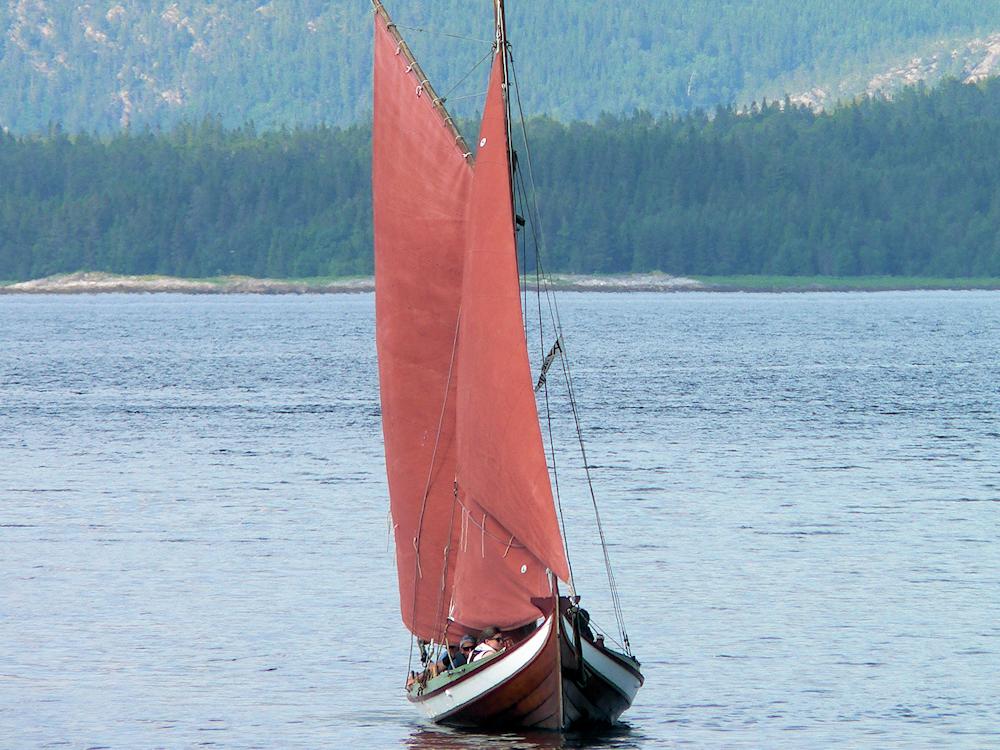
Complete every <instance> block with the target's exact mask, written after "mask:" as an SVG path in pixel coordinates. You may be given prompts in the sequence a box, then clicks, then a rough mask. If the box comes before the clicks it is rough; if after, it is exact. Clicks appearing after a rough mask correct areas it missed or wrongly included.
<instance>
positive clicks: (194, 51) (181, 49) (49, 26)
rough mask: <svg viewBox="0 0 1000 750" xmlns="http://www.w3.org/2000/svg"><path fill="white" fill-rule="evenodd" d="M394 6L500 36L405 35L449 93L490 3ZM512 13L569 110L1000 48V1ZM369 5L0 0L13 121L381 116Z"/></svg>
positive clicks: (991, 64)
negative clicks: (944, 50)
mask: <svg viewBox="0 0 1000 750" xmlns="http://www.w3.org/2000/svg"><path fill="white" fill-rule="evenodd" d="M388 5H389V8H390V10H391V11H392V12H393V13H394V15H395V17H396V19H397V21H398V22H399V23H400V24H402V25H409V26H416V27H422V28H426V29H433V30H436V31H443V32H448V33H451V34H454V35H456V36H464V37H471V38H475V39H480V40H486V41H482V42H475V41H464V40H459V39H455V38H453V37H442V36H432V35H430V34H426V33H420V32H416V31H411V30H408V31H406V35H407V37H408V38H409V39H410V40H411V41H412V46H413V47H414V48H415V50H416V52H417V54H418V56H419V57H420V58H421V61H422V63H424V67H425V68H426V69H427V70H428V72H429V74H430V75H431V77H432V78H433V80H434V82H435V83H436V85H437V88H438V89H439V90H441V91H448V90H449V89H451V88H452V85H453V84H454V83H455V82H457V81H459V80H460V79H461V77H462V76H463V75H464V74H465V73H466V72H467V71H468V70H469V69H470V68H471V67H472V66H473V65H474V64H475V62H476V61H477V60H478V59H480V58H481V57H482V55H483V51H484V50H485V49H488V40H489V39H490V38H491V36H492V35H491V33H490V28H489V26H490V14H489V12H488V10H487V8H488V2H487V0H475V1H470V0H388ZM480 6H484V7H480ZM508 6H509V10H510V25H511V34H512V38H513V39H514V40H515V45H516V46H515V54H516V56H517V60H518V71H519V74H520V75H521V78H522V82H523V84H524V86H523V91H524V96H525V106H526V108H527V109H528V111H529V112H532V113H536V114H537V113H547V114H551V115H552V116H555V117H557V118H559V119H562V120H573V119H594V118H596V117H597V115H599V114H600V113H601V112H603V111H607V112H611V113H629V112H632V111H634V110H636V109H645V110H648V111H650V112H653V113H654V114H655V113H660V112H683V111H689V110H692V109H694V108H697V107H702V108H712V107H714V106H715V105H717V104H729V103H737V104H745V103H749V102H750V101H752V100H755V99H756V100H759V99H761V98H762V97H764V96H767V97H768V98H772V99H773V98H775V97H780V96H781V95H782V94H783V93H785V92H791V93H796V92H810V93H808V96H810V97H812V98H813V99H816V100H818V101H821V102H822V101H827V100H830V99H833V100H836V99H838V98H850V97H851V96H853V95H854V94H857V93H862V92H864V91H865V90H866V89H869V88H871V84H872V82H873V81H876V80H877V78H878V76H879V75H880V74H884V73H886V72H887V71H891V70H894V69H899V70H900V71H902V72H901V73H900V74H899V75H894V76H890V79H889V83H885V84H883V83H877V87H879V88H885V87H886V86H889V85H890V83H891V81H895V80H897V79H900V80H905V79H907V78H908V77H909V78H912V71H910V70H909V68H908V67H907V65H906V64H905V63H906V62H907V61H909V60H911V59H912V58H913V57H914V55H917V56H919V57H921V58H927V59H930V57H932V56H933V55H934V54H935V51H934V45H939V44H942V43H950V44H951V45H952V48H954V49H960V50H965V52H963V53H962V54H960V55H959V56H958V57H956V58H952V57H947V59H945V57H946V56H945V55H941V56H940V59H938V61H937V62H936V63H934V62H932V63H930V64H929V68H932V69H930V70H928V71H926V73H927V75H926V76H924V77H928V78H933V77H934V76H936V75H938V74H941V75H944V74H951V75H961V73H962V70H964V69H965V67H968V70H969V71H970V72H971V71H973V70H978V67H977V66H980V65H985V66H986V71H987V72H989V71H991V70H993V69H995V66H996V63H997V59H996V57H997V55H996V52H995V47H992V48H990V49H992V50H993V51H992V52H985V53H983V54H980V51H981V49H980V48H982V49H986V48H987V47H985V46H983V45H984V44H985V43H981V41H970V40H984V39H989V38H990V37H989V35H990V34H991V33H996V32H998V31H1000V3H989V2H987V3H983V2H977V1H973V0H880V2H877V3H876V2H870V1H869V0H799V1H798V2H794V3H789V2H788V1H787V0H754V2H729V1H727V0H631V1H630V2H628V3H615V2H611V3H609V2H606V1H605V0H563V1H562V2H555V1H548V0H546V1H544V2H542V1H539V0H509V2H508ZM369 7H370V6H369V2H368V0H295V1H294V2H291V1H290V0H270V1H268V0H249V1H248V0H213V1H212V2H207V1H204V0H201V1H198V0H88V1H87V2H81V1H80V0H0V127H6V128H9V129H10V130H12V131H14V132H37V131H42V130H45V129H46V128H47V127H48V125H49V123H51V122H56V121H58V122H61V123H62V124H63V126H64V128H66V129H67V130H69V131H80V130H87V131H91V130H97V131H108V130H114V129H117V128H119V127H121V126H122V125H126V124H131V125H133V126H143V125H151V126H154V127H155V126H164V127H168V126H170V125H172V124H174V123H176V122H178V121H179V120H181V119H189V120H198V119H200V118H201V117H202V116H204V115H206V114H208V115H221V117H222V119H223V121H224V122H225V123H226V124H229V125H235V124H239V123H242V122H244V121H246V120H249V119H252V120H254V121H255V122H256V124H257V125H258V126H260V127H274V126H279V125H283V124H284V125H294V124H312V123H317V122H328V123H333V124H346V123H352V122H358V121H361V120H363V119H365V118H366V117H367V115H368V112H369V110H370V37H371V31H370V17H369V14H370V10H369ZM955 40H958V41H955ZM987 46H988V45H987ZM949 49H951V48H949ZM991 55H992V56H991ZM959 58H961V59H959ZM963 66H964V67H963ZM970 66H971V67H970ZM911 67H912V66H911ZM917 67H918V68H919V67H920V66H917ZM925 67H928V66H925ZM830 82H833V83H830ZM479 90H481V86H480V85H479V83H478V82H477V81H476V80H475V78H473V79H470V81H468V82H467V83H466V84H465V85H463V86H461V87H459V88H458V89H457V90H456V91H454V92H453V94H452V104H453V108H455V109H456V110H457V113H458V114H459V115H469V114H472V113H473V111H474V109H475V106H476V105H475V104H474V102H476V101H477V100H476V98H475V97H474V96H470V95H473V94H476V93H477V92H478V91H479ZM817 91H818V92H820V93H817ZM463 96H470V98H469V99H467V100H460V97H463ZM805 100H806V99H803V101H805Z"/></svg>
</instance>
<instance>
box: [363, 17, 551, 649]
mask: <svg viewBox="0 0 1000 750" xmlns="http://www.w3.org/2000/svg"><path fill="white" fill-rule="evenodd" d="M389 23H390V22H389V20H388V17H387V16H386V15H385V12H384V10H382V9H381V8H379V12H378V13H376V21H375V29H376V30H375V126H374V143H373V148H374V155H373V178H372V179H373V200H374V215H375V275H376V328H377V344H378V356H379V370H380V384H381V394H382V420H383V432H384V435H385V450H386V468H387V473H388V478H389V493H390V497H391V507H392V516H393V523H394V527H395V538H396V557H397V568H398V574H399V588H400V604H401V611H402V615H403V621H404V623H405V624H406V625H407V627H408V628H409V629H410V630H411V631H412V632H414V633H415V634H416V635H417V636H419V637H421V638H426V639H432V638H436V639H440V638H441V637H442V636H445V635H447V637H448V638H450V639H455V638H457V637H458V635H460V634H461V632H460V631H464V630H468V629H472V628H481V627H486V626H489V625H497V626H500V627H502V628H510V627H515V626H517V625H522V624H525V623H527V622H530V621H532V620H534V619H536V618H537V617H538V615H539V610H538V609H536V608H535V607H534V606H533V605H532V604H531V599H532V598H533V597H545V596H549V595H550V593H551V586H550V582H549V577H548V571H551V572H552V573H553V574H555V575H556V576H558V577H560V578H563V579H566V578H567V577H568V566H567V563H566V558H565V554H564V551H563V544H562V538H561V536H560V534H559V528H558V523H557V519H556V514H555V508H554V506H553V501H552V492H551V487H550V484H549V476H548V471H547V468H546V463H545V454H544V447H543V445H542V438H541V432H540V430H539V425H538V413H537V408H536V406H535V400H534V392H533V388H532V385H533V384H532V379H531V371H530V367H529V364H528V354H527V348H526V346H525V340H524V330H523V327H522V319H521V307H520V301H519V286H518V273H517V256H516V245H515V238H514V216H513V207H512V199H511V183H510V158H509V145H508V130H507V115H506V102H505V96H506V91H505V85H504V71H503V54H504V52H503V50H502V49H501V50H498V51H497V53H496V54H495V56H494V61H493V70H492V73H491V76H490V84H489V93H488V94H487V103H486V109H485V112H484V115H483V122H482V132H481V133H480V137H479V148H478V152H477V157H476V162H475V165H474V166H473V165H472V164H471V162H470V161H468V160H467V159H466V158H465V156H464V154H463V153H462V150H461V148H460V147H459V144H461V141H460V140H459V139H456V137H455V134H454V132H453V131H452V129H451V128H450V126H449V121H448V120H447V119H446V118H447V116H446V115H445V114H444V111H443V109H442V108H441V107H440V106H438V105H436V104H435V102H434V101H433V99H432V96H433V93H432V92H431V91H430V89H429V88H428V84H427V82H426V81H424V80H422V74H421V73H420V69H419V68H418V67H416V65H415V63H414V62H413V61H412V59H409V58H408V51H407V50H406V48H405V46H404V45H403V44H402V42H401V40H400V39H399V38H398V35H396V34H395V33H394V32H393V31H392V30H391V27H390V25H389ZM449 621H451V622H452V623H453V624H450V625H449Z"/></svg>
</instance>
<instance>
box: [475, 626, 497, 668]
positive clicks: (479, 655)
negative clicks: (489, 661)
mask: <svg viewBox="0 0 1000 750" xmlns="http://www.w3.org/2000/svg"><path fill="white" fill-rule="evenodd" d="M479 639H480V642H479V645H478V646H476V647H475V648H474V649H473V650H472V658H471V659H469V661H479V660H480V659H485V658H486V657H487V656H492V655H493V654H495V653H497V652H498V651H500V649H502V648H503V635H502V634H501V633H500V629H499V628H486V630H484V631H483V632H482V633H480V636H479Z"/></svg>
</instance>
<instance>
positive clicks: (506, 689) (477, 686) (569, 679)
mask: <svg viewBox="0 0 1000 750" xmlns="http://www.w3.org/2000/svg"><path fill="white" fill-rule="evenodd" d="M578 647H581V648H580V649H579V650H580V651H582V656H583V659H582V664H581V661H580V659H578V656H577V653H578ZM581 666H582V668H581ZM641 685H642V675H641V674H640V673H639V671H638V664H637V663H633V662H630V661H629V660H628V658H627V657H624V656H619V655H617V654H615V653H614V652H611V651H609V650H607V649H602V648H600V647H599V646H597V645H595V644H592V643H590V642H588V641H585V640H582V639H581V640H580V641H579V642H575V641H574V634H573V631H572V624H571V623H570V621H569V620H568V619H567V618H566V617H560V618H559V620H558V621H557V619H556V617H555V615H554V614H553V615H550V616H549V617H547V618H546V619H545V621H544V622H543V624H542V625H541V626H540V627H539V628H538V629H537V630H536V631H535V632H534V633H533V634H532V635H531V636H529V637H528V638H527V639H526V640H525V641H524V642H522V643H520V644H518V645H517V646H516V647H515V648H513V649H511V650H510V651H509V652H507V653H503V654H501V655H499V656H496V657H493V658H491V659H490V660H489V661H488V662H486V663H484V664H483V665H482V666H479V667H476V668H475V669H473V670H471V671H469V672H467V673H465V674H462V675H460V676H458V677H456V678H455V679H453V680H449V681H444V683H443V684H440V685H438V686H436V687H434V686H432V685H428V688H432V689H430V690H428V691H427V692H412V693H410V700H411V701H412V702H413V703H416V704H417V705H418V706H419V707H420V708H421V709H422V710H423V711H424V713H425V714H426V716H427V717H428V718H429V719H431V720H432V721H434V722H437V723H440V724H447V725H450V726H458V727H476V728H497V729H515V728H522V729H550V730H562V729H570V728H572V727H576V726H581V725H588V724H592V725H600V724H603V725H608V724H613V723H614V722H615V721H617V720H618V717H619V716H621V714H622V712H623V711H625V709H627V708H628V707H629V706H630V705H631V704H632V700H633V698H634V697H635V694H636V692H637V691H638V689H639V687H640V686H641Z"/></svg>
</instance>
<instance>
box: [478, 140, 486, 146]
mask: <svg viewBox="0 0 1000 750" xmlns="http://www.w3.org/2000/svg"><path fill="white" fill-rule="evenodd" d="M485 145H486V139H485V138H483V139H482V140H480V141H479V148H482V147H483V146H485Z"/></svg>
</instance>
